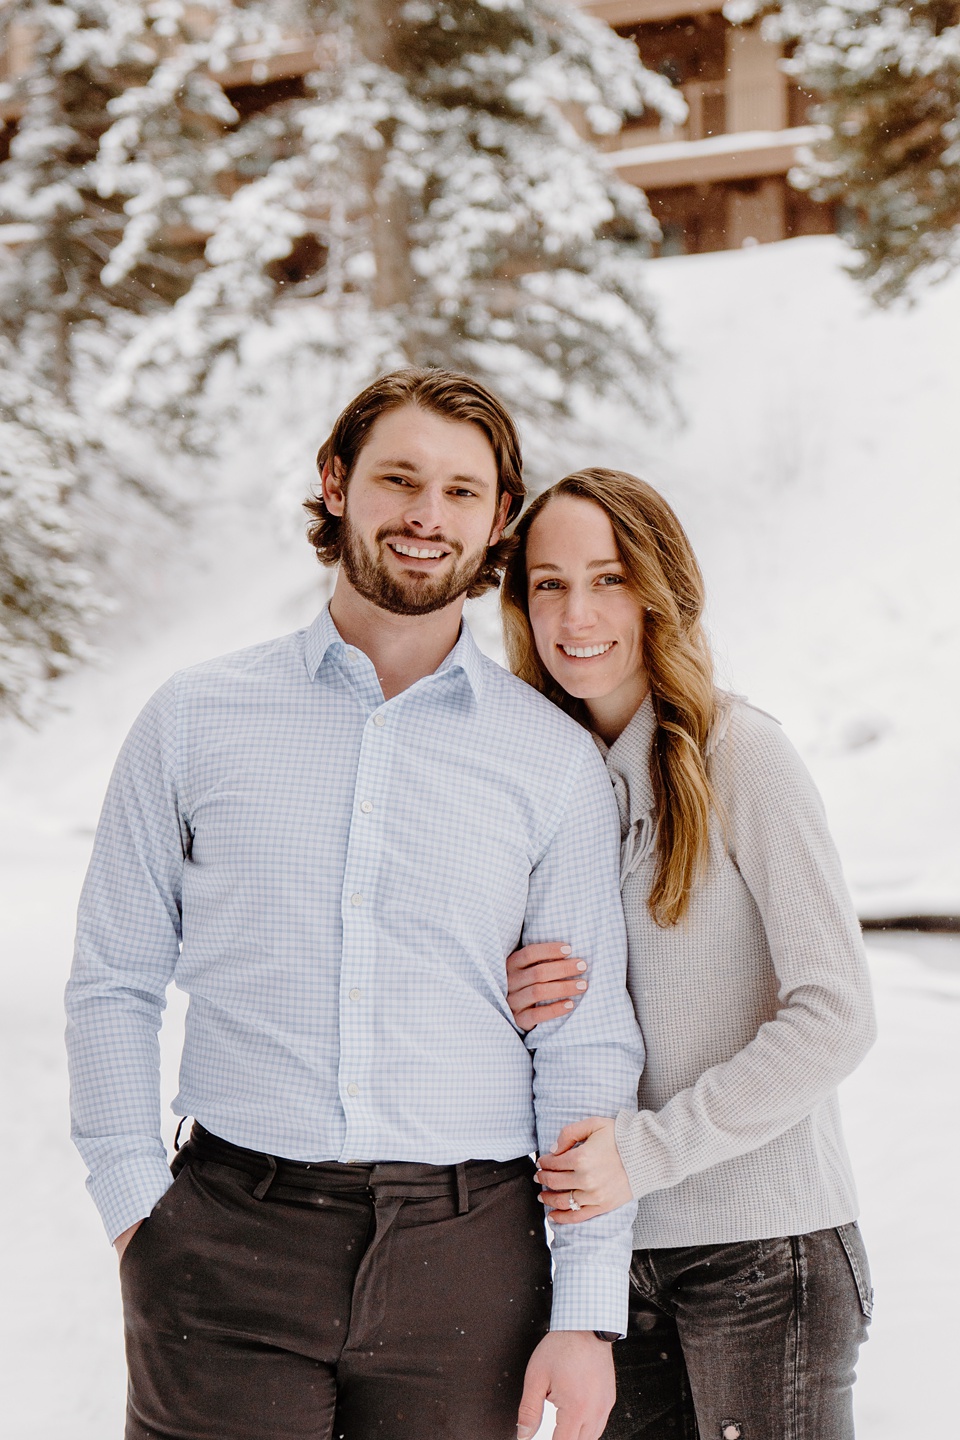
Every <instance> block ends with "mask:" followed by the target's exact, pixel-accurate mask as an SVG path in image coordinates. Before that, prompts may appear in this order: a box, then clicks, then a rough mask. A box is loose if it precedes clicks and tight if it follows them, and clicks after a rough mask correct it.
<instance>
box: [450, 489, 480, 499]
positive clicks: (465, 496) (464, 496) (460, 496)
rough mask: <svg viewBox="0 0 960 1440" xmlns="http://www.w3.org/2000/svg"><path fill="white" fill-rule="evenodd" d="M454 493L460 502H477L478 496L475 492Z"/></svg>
mask: <svg viewBox="0 0 960 1440" xmlns="http://www.w3.org/2000/svg"><path fill="white" fill-rule="evenodd" d="M453 493H454V495H455V496H456V498H457V499H458V500H475V499H476V495H477V492H476V491H475V490H454V492H453Z"/></svg>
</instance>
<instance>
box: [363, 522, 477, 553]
mask: <svg viewBox="0 0 960 1440" xmlns="http://www.w3.org/2000/svg"><path fill="white" fill-rule="evenodd" d="M375 538H376V541H377V544H378V545H386V544H387V542H388V541H389V540H399V541H400V543H401V544H402V545H416V546H417V547H418V549H426V548H428V547H430V546H436V545H442V546H443V547H444V549H446V550H452V551H453V553H454V555H456V556H457V557H458V558H459V557H460V556H461V555H462V554H463V545H462V544H461V543H460V541H459V540H448V539H447V537H446V535H429V536H426V535H417V534H416V533H415V532H411V531H410V530H388V529H387V527H386V526H384V528H383V529H382V530H378V531H377V534H376V537H375Z"/></svg>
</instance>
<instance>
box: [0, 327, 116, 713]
mask: <svg viewBox="0 0 960 1440" xmlns="http://www.w3.org/2000/svg"><path fill="white" fill-rule="evenodd" d="M93 449H95V447H91V445H90V441H89V437H88V436H86V435H85V434H84V433H83V431H82V428H81V427H80V425H79V422H78V420H77V417H76V416H75V415H73V414H71V413H70V412H69V411H67V410H64V409H61V408H60V407H59V406H58V405H57V404H56V402H55V400H54V398H53V397H52V396H51V395H50V394H49V393H48V392H45V391H43V390H40V389H38V388H37V387H36V386H34V385H32V384H31V383H30V381H29V380H27V379H25V378H24V377H23V376H22V375H19V374H17V373H16V367H15V360H14V357H13V355H12V354H11V353H10V346H9V342H7V341H5V340H3V341H0V716H2V715H4V714H7V715H11V714H12V715H15V716H16V717H17V718H18V719H21V720H26V721H31V720H33V719H35V718H36V716H37V715H38V714H39V713H40V711H41V710H42V707H43V704H44V701H45V698H46V688H47V682H48V681H49V680H51V679H54V678H55V677H56V676H58V675H62V674H63V673H64V672H65V671H67V670H70V669H72V668H73V666H74V665H76V664H77V663H78V662H79V661H80V660H83V659H85V658H86V657H87V656H88V654H89V649H88V644H87V637H88V635H89V632H90V629H91V627H92V626H93V624H94V622H95V621H96V620H97V619H99V617H100V615H101V614H102V612H103V605H102V602H101V601H100V600H99V598H98V596H97V593H96V590H95V588H94V585H93V582H92V579H91V576H90V574H89V573H88V571H87V570H86V569H85V568H84V567H83V566H82V565H81V564H79V563H78V561H77V553H78V536H77V533H76V529H75V527H74V526H73V525H72V523H71V520H70V516H69V508H68V502H69V498H70V492H71V491H72V490H73V488H74V486H75V485H76V484H77V481H78V476H79V474H80V471H81V470H82V460H81V459H80V456H81V453H82V452H87V453H88V455H89V456H90V458H91V459H92V458H93V454H92V450H93ZM78 461H79V462H80V463H79V464H78Z"/></svg>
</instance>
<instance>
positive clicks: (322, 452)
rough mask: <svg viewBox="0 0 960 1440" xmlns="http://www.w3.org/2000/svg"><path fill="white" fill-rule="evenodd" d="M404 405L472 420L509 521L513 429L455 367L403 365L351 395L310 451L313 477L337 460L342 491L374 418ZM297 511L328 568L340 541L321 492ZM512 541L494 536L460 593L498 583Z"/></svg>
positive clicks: (516, 488) (516, 438)
mask: <svg viewBox="0 0 960 1440" xmlns="http://www.w3.org/2000/svg"><path fill="white" fill-rule="evenodd" d="M404 405H416V406H419V407H420V409H422V410H429V411H432V412H433V414H435V415H440V416H442V418H443V419H444V420H458V421H464V422H466V423H468V424H470V425H479V427H480V429H481V430H482V431H483V433H484V434H485V435H486V437H487V439H488V440H489V441H490V446H491V449H492V450H493V453H494V457H495V458H496V462H497V501H498V503H499V501H500V498H501V497H502V496H503V495H509V496H510V511H509V514H508V516H507V523H508V524H509V523H510V521H512V520H514V519H516V517H517V515H518V514H519V512H520V508H521V506H522V505H523V500H524V495H525V494H526V491H525V489H524V484H523V475H522V472H523V460H522V457H521V452H520V435H519V433H518V431H517V427H516V425H515V424H514V422H513V420H512V418H511V417H510V415H509V414H508V413H507V410H506V409H505V407H504V406H503V404H502V403H501V401H499V400H498V399H497V397H496V395H494V394H493V393H492V392H491V391H490V390H488V389H487V388H486V386H485V385H481V383H480V381H479V380H474V379H473V377H472V376H471V375H462V374H460V373H459V372H458V371H455V370H439V369H436V370H434V369H420V368H414V367H412V366H411V367H410V368H409V369H405V370H394V371H393V372H392V373H391V374H389V375H381V376H380V378H379V380H374V382H373V384H372V385H368V386H367V388H366V390H364V391H363V392H362V393H361V394H360V395H358V396H357V398H356V399H355V400H351V402H350V404H349V405H348V406H347V407H346V409H345V410H344V411H343V412H342V414H341V415H340V416H339V417H338V418H337V420H336V421H335V422H334V426H333V429H332V430H331V431H330V434H329V435H328V436H327V438H326V440H324V442H323V444H322V445H321V446H320V449H319V451H318V452H317V470H318V471H319V472H320V474H321V475H322V474H323V467H324V466H325V465H326V464H327V462H328V461H329V463H330V465H331V466H332V465H333V464H334V461H339V463H340V466H341V467H342V482H343V486H344V490H346V488H347V486H348V484H349V480H350V475H351V473H352V471H353V467H354V465H355V464H356V461H357V456H358V455H359V454H360V451H361V450H362V449H363V447H364V445H365V444H366V441H367V438H368V436H369V434H370V431H371V429H372V428H373V426H374V424H375V423H376V422H377V420H379V419H380V416H381V415H387V414H389V412H390V411H391V410H399V409H400V408H401V407H402V406H404ZM303 508H304V509H305V510H306V512H307V514H308V515H309V516H310V522H309V524H308V525H307V539H308V540H309V541H310V544H311V545H312V546H313V547H314V549H315V550H316V552H317V559H318V560H319V561H320V563H321V564H323V565H336V563H337V562H338V560H339V559H340V552H341V549H342V544H343V541H342V533H341V523H342V522H341V518H340V516H338V515H331V514H330V512H329V511H328V510H327V507H326V505H324V503H323V496H322V494H315V495H311V496H310V497H309V498H308V499H307V500H305V501H304V503H303ZM512 543H513V542H512V541H510V540H508V539H502V540H500V541H499V543H498V544H496V545H491V546H490V548H489V550H488V551H487V559H486V563H485V565H484V566H483V569H482V570H481V571H480V573H479V574H478V576H477V578H476V579H475V580H474V582H473V584H472V585H471V587H470V589H469V590H468V591H467V594H468V595H469V596H470V597H471V598H473V597H474V596H477V595H482V594H483V592H484V591H485V590H489V589H491V588H493V587H495V586H497V585H499V583H500V574H501V571H502V570H503V568H504V566H505V565H506V562H507V558H508V556H509V554H510V550H511V548H512Z"/></svg>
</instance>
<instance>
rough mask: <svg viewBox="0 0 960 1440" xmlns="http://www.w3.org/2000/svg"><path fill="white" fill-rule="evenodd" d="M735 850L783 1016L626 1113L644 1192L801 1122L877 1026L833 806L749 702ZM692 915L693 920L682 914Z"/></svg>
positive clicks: (732, 788)
mask: <svg viewBox="0 0 960 1440" xmlns="http://www.w3.org/2000/svg"><path fill="white" fill-rule="evenodd" d="M714 782H715V786H716V789H717V793H718V797H719V800H720V803H721V806H722V808H723V812H724V816H723V818H724V822H725V828H726V840H727V845H728V848H729V851H730V855H731V859H732V860H733V863H734V864H735V865H736V867H737V869H738V871H739V873H740V876H741V877H742V879H743V881H744V883H745V885H746V886H747V888H748V890H749V891H750V894H751V896H752V897H753V901H754V902H755V904H756V907H757V910H758V912H759V915H760V919H761V921H762V924H763V926H764V930H765V932H766V939H767V945H768V947H769V951H770V956H771V960H772V963H773V967H774V970H775V972H776V981H777V1003H778V1009H777V1013H776V1015H775V1016H774V1017H773V1018H772V1019H770V1020H769V1021H767V1022H766V1023H764V1024H762V1025H761V1026H760V1028H759V1030H758V1031H757V1034H756V1036H755V1037H754V1038H753V1039H752V1040H751V1041H750V1042H749V1043H748V1044H747V1045H745V1046H744V1047H743V1049H741V1050H740V1051H738V1052H737V1053H736V1054H734V1055H733V1056H732V1057H731V1058H730V1059H728V1060H726V1061H724V1062H723V1063H721V1064H717V1065H714V1066H712V1067H711V1068H709V1069H707V1070H706V1071H704V1073H703V1074H702V1075H701V1076H700V1077H699V1079H698V1080H697V1081H696V1082H695V1083H694V1084H693V1085H691V1086H689V1087H688V1088H687V1089H684V1090H681V1091H680V1092H679V1093H678V1094H676V1095H674V1096H673V1098H672V1099H671V1100H669V1101H668V1102H667V1103H666V1104H665V1105H664V1106H663V1108H662V1109H660V1110H659V1111H657V1112H653V1111H650V1110H642V1111H640V1113H639V1114H635V1113H634V1114H630V1113H628V1112H622V1113H621V1114H620V1115H619V1117H618V1120H617V1131H616V1134H617V1144H618V1147H619V1150H620V1154H621V1157H622V1159H623V1163H624V1166H625V1168H626V1170H627V1174H628V1176H629V1178H630V1182H631V1185H632V1187H633V1191H634V1194H635V1195H636V1196H637V1197H638V1198H639V1197H641V1196H643V1195H646V1194H649V1193H650V1192H651V1191H654V1190H660V1189H664V1188H666V1187H668V1186H671V1185H676V1184H677V1183H678V1182H679V1181H681V1180H683V1179H684V1178H685V1177H686V1176H688V1175H693V1174H696V1173H697V1172H699V1171H702V1170H706V1169H708V1168H709V1167H711V1166H713V1165H717V1164H720V1163H722V1162H723V1161H725V1160H730V1159H732V1158H734V1157H735V1156H738V1155H743V1154H746V1153H747V1152H748V1151H751V1150H754V1149H757V1148H758V1147H760V1146H761V1145H764V1144H766V1143H767V1142H769V1141H771V1140H773V1139H775V1138H776V1137H777V1136H779V1135H781V1134H783V1133H784V1132H785V1131H786V1130H788V1129H790V1127H791V1126H793V1125H795V1124H797V1123H798V1122H799V1121H800V1120H802V1119H803V1118H804V1117H805V1116H807V1115H808V1114H810V1112H811V1111H812V1110H813V1109H814V1108H815V1107H816V1106H817V1105H818V1104H819V1103H820V1102H821V1101H822V1100H823V1099H825V1098H826V1097H827V1096H828V1095H829V1094H830V1093H831V1092H832V1091H833V1090H834V1089H835V1088H836V1086H837V1085H838V1083H839V1082H840V1081H841V1080H842V1079H843V1078H844V1077H845V1076H846V1075H848V1074H849V1073H850V1072H851V1071H852V1070H853V1069H854V1068H855V1067H856V1066H857V1064H859V1062H860V1060H861V1059H862V1058H863V1056H864V1054H865V1053H866V1051H867V1050H868V1049H869V1047H870V1045H871V1044H872V1043H873V1040H874V1037H875V1022H874V1014H873V1003H872V998H871V991H870V980H869V974H868V970H867V962H866V956H865V953H864V950H863V942H862V939H861V935H860V926H859V924H858V921H857V917H856V914H855V912H854V909H853V904H852V901H851V899H850V896H849V893H848V891H847V887H846V884H845V881H844V878H843V873H842V870H841V866H840V860H839V857H838V855H837V852H836V850H835V848H834V845H833V842H832V840H831V838H830V835H829V832H828V829H827V824H826V818H825V815H824V811H823V805H822V802H821V800H820V797H819V795H818V793H817V790H816V788H815V786H814V784H813V781H812V780H811V778H810V776H809V774H808V773H807V771H806V769H805V768H804V766H803V763H802V762H801V760H800V758H799V756H798V755H797V753H796V751H795V750H794V749H793V747H792V746H791V745H790V743H789V741H788V740H787V739H786V737H785V736H784V735H783V733H782V731H781V730H780V727H779V725H778V724H777V723H776V722H775V721H773V720H771V719H770V717H768V716H764V715H763V714H761V712H759V711H755V710H752V709H750V708H748V707H746V706H743V705H737V706H736V707H735V709H734V711H733V714H732V716H731V721H730V726H729V730H728V732H727V736H726V737H725V739H724V741H723V742H722V743H721V745H720V747H719V749H718V753H717V756H716V760H715V768H714ZM681 923H682V922H681Z"/></svg>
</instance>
